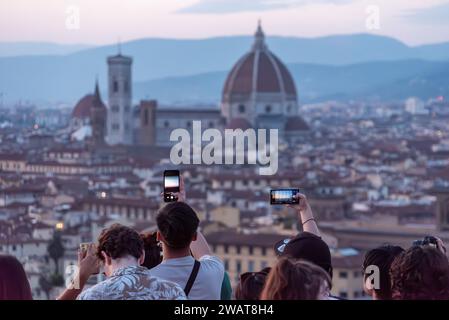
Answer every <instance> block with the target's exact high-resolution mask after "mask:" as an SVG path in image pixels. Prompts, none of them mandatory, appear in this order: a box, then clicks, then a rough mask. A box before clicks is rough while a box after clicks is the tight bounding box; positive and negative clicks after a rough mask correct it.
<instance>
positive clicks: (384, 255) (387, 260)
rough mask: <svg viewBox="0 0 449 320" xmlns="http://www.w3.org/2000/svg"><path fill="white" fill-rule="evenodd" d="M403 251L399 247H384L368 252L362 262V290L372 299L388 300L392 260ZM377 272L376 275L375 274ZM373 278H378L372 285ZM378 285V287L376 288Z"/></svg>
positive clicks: (389, 297)
mask: <svg viewBox="0 0 449 320" xmlns="http://www.w3.org/2000/svg"><path fill="white" fill-rule="evenodd" d="M403 251H404V249H402V248H401V247H399V246H390V245H384V246H381V247H378V248H375V249H372V250H370V251H368V252H367V253H366V254H365V260H364V261H363V273H364V278H363V279H364V289H365V292H366V293H367V294H369V295H370V296H372V297H373V298H374V299H379V300H390V299H391V284H390V267H391V264H392V263H393V261H394V259H395V258H396V257H397V256H398V255H399V254H400V253H402V252H403ZM376 270H378V271H379V272H378V274H377V273H376ZM373 276H379V279H378V280H379V282H378V283H376V281H375V283H374V284H373V283H372V282H373V280H376V279H372V277H373ZM376 284H378V287H376Z"/></svg>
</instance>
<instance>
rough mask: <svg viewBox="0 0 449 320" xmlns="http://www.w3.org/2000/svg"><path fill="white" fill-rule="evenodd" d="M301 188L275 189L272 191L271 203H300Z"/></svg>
mask: <svg viewBox="0 0 449 320" xmlns="http://www.w3.org/2000/svg"><path fill="white" fill-rule="evenodd" d="M298 194H299V189H273V190H271V191H270V204H272V205H283V204H299V200H300V199H299V197H298V196H297V195H298Z"/></svg>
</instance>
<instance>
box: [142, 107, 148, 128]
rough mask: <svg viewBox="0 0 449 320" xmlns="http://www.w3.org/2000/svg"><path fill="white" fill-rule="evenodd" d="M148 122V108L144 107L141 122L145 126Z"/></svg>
mask: <svg viewBox="0 0 449 320" xmlns="http://www.w3.org/2000/svg"><path fill="white" fill-rule="evenodd" d="M148 122H149V121H148V109H145V111H144V112H143V123H144V125H146V126H147V125H148Z"/></svg>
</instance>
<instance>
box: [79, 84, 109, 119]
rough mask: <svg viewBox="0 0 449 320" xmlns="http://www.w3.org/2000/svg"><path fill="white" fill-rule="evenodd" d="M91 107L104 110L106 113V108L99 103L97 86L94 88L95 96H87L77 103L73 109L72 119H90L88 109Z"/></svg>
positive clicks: (101, 102)
mask: <svg viewBox="0 0 449 320" xmlns="http://www.w3.org/2000/svg"><path fill="white" fill-rule="evenodd" d="M93 107H96V108H104V110H105V111H106V106H105V105H104V103H103V101H101V97H100V92H99V90H98V85H96V86H95V94H87V95H85V96H84V97H82V98H81V99H80V100H79V101H78V103H77V104H76V105H75V108H73V111H72V118H80V119H85V118H90V115H91V111H90V109H91V108H93Z"/></svg>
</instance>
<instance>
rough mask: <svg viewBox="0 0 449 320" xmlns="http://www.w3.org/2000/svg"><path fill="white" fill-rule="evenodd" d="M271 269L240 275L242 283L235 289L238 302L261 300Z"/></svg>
mask: <svg viewBox="0 0 449 320" xmlns="http://www.w3.org/2000/svg"><path fill="white" fill-rule="evenodd" d="M269 272H270V268H265V269H263V270H262V271H259V272H246V273H243V274H241V275H240V281H239V283H238V284H237V287H236V288H235V299H236V300H259V298H260V294H261V293H262V290H263V287H264V285H265V281H266V279H267V277H268V273H269Z"/></svg>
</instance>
